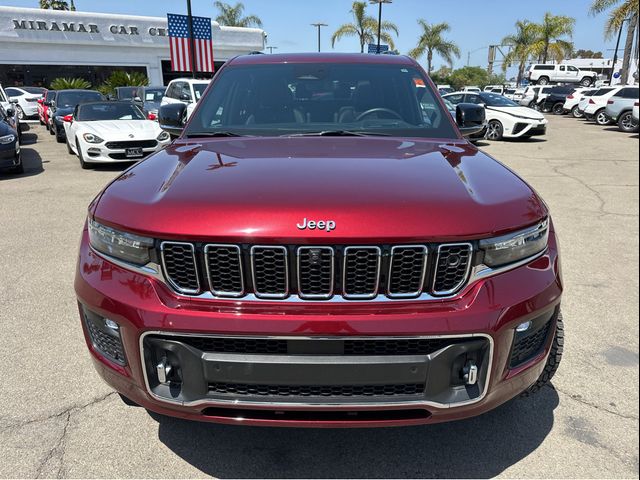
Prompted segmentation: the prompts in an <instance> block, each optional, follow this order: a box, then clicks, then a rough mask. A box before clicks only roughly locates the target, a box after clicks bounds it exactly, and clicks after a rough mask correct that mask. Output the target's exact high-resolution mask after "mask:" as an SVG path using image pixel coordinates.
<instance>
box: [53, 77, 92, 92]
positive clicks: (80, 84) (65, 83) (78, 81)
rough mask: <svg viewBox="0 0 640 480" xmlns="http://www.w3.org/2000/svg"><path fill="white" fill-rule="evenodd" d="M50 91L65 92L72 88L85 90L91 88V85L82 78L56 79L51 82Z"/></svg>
mask: <svg viewBox="0 0 640 480" xmlns="http://www.w3.org/2000/svg"><path fill="white" fill-rule="evenodd" d="M50 88H51V90H67V89H72V88H77V89H85V88H91V83H89V82H87V81H86V80H85V79H84V78H62V77H60V78H56V79H54V80H53V81H52V82H51V85H50Z"/></svg>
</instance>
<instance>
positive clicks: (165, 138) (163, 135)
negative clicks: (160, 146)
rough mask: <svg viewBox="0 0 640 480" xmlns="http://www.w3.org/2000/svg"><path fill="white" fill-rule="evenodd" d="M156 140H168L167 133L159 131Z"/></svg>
mask: <svg viewBox="0 0 640 480" xmlns="http://www.w3.org/2000/svg"><path fill="white" fill-rule="evenodd" d="M158 140H159V141H160V142H164V141H165V140H169V134H168V133H167V132H161V133H160V135H158Z"/></svg>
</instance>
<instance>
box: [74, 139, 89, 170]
mask: <svg viewBox="0 0 640 480" xmlns="http://www.w3.org/2000/svg"><path fill="white" fill-rule="evenodd" d="M76 149H77V150H78V159H79V160H80V167H81V168H82V169H83V170H89V169H90V168H91V164H89V163H87V162H85V161H84V157H83V156H82V149H81V148H80V143H78V140H76Z"/></svg>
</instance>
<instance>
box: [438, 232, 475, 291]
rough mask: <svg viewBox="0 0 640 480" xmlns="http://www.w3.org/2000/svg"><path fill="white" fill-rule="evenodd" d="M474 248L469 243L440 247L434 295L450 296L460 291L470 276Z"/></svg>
mask: <svg viewBox="0 0 640 480" xmlns="http://www.w3.org/2000/svg"><path fill="white" fill-rule="evenodd" d="M471 252H472V247H471V244H469V243H456V244H447V245H440V246H439V247H438V259H437V262H436V263H437V264H436V274H435V276H434V280H433V293H434V294H436V295H449V294H451V293H453V292H455V291H456V290H458V289H459V288H460V287H461V286H462V285H463V284H464V283H465V282H466V281H467V277H468V276H469V271H470V266H471Z"/></svg>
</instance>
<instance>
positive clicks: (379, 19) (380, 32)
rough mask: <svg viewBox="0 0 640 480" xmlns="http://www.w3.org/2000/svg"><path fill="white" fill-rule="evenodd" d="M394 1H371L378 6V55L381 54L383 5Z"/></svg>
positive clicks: (370, 1)
mask: <svg viewBox="0 0 640 480" xmlns="http://www.w3.org/2000/svg"><path fill="white" fill-rule="evenodd" d="M392 1H393V0H369V3H371V4H372V5H375V4H376V3H377V4H378V47H377V48H376V53H380V35H381V34H382V4H383V3H391V2H392Z"/></svg>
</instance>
